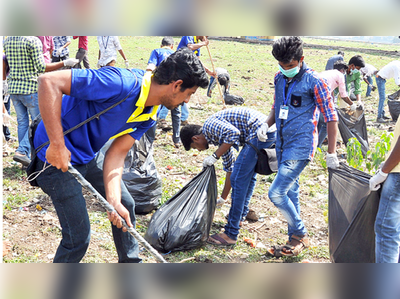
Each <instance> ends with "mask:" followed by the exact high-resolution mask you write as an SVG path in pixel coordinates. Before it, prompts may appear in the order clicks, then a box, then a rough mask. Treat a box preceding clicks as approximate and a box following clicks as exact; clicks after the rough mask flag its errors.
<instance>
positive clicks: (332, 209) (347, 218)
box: [328, 163, 380, 263]
mask: <svg viewBox="0 0 400 299" xmlns="http://www.w3.org/2000/svg"><path fill="white" fill-rule="evenodd" d="M370 177H371V176H370V175H369V174H367V173H364V172H362V171H359V170H357V169H355V168H352V167H349V166H347V165H345V164H343V163H340V167H339V168H338V169H331V168H329V204H328V205H329V207H328V209H329V213H328V217H329V253H330V259H331V261H332V262H334V263H374V262H375V231H374V225H375V218H376V214H377V212H378V206H379V198H380V189H379V190H378V191H374V192H371V191H370V190H369V179H370Z"/></svg>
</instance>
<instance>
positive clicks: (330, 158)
mask: <svg viewBox="0 0 400 299" xmlns="http://www.w3.org/2000/svg"><path fill="white" fill-rule="evenodd" d="M326 166H327V167H328V168H332V169H336V168H338V167H339V160H338V158H337V155H336V153H334V154H329V153H328V154H326Z"/></svg>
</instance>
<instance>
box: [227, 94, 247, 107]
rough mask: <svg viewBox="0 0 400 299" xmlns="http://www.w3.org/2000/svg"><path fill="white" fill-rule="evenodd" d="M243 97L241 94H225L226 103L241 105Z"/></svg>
mask: <svg viewBox="0 0 400 299" xmlns="http://www.w3.org/2000/svg"><path fill="white" fill-rule="evenodd" d="M243 103H244V99H243V98H242V97H241V96H235V95H233V94H230V93H227V94H225V104H226V105H243Z"/></svg>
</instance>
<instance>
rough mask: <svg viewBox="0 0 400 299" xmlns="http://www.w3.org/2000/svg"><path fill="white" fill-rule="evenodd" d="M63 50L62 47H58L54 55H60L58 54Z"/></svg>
mask: <svg viewBox="0 0 400 299" xmlns="http://www.w3.org/2000/svg"><path fill="white" fill-rule="evenodd" d="M63 50H64V48H63V47H61V48H58V49H57V51H56V55H57V56H60V55H61V52H62V51H63Z"/></svg>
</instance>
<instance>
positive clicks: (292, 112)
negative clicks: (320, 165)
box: [273, 62, 338, 163]
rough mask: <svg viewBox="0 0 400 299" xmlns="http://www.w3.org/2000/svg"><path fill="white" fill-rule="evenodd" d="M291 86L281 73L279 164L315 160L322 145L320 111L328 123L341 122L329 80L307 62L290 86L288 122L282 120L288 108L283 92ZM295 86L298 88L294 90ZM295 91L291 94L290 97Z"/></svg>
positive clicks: (277, 101) (276, 105) (278, 84)
mask: <svg viewBox="0 0 400 299" xmlns="http://www.w3.org/2000/svg"><path fill="white" fill-rule="evenodd" d="M287 82H288V78H286V77H285V76H284V75H283V74H282V73H281V72H278V73H277V74H276V75H275V101H274V106H273V108H275V122H276V128H277V140H276V153H277V158H278V162H279V163H282V162H285V161H288V160H312V158H313V157H314V154H315V150H316V147H317V143H318V132H317V124H318V118H319V111H321V113H323V115H324V119H325V122H331V121H337V120H338V116H337V112H336V110H335V107H334V104H333V101H332V98H331V90H330V88H329V86H328V84H327V83H326V81H325V80H323V79H321V78H320V77H319V76H318V74H317V73H315V72H314V70H312V69H310V68H308V67H307V65H306V64H305V63H304V62H303V65H302V67H301V69H300V72H299V73H298V74H297V75H296V76H295V77H294V78H293V79H292V80H291V82H290V83H288V87H287V90H286V91H285V95H286V97H288V100H287V103H286V105H287V106H288V109H289V110H288V118H287V119H280V118H279V110H280V108H281V105H283V104H284V99H283V90H284V88H285V86H286V84H287ZM293 84H295V86H294V87H293ZM290 90H291V94H290V95H288V93H289V91H290Z"/></svg>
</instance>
